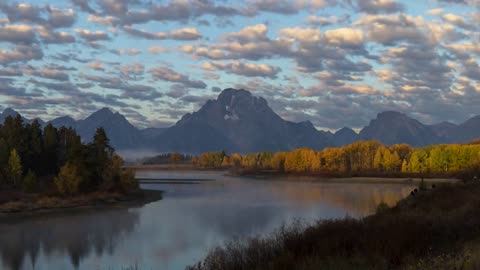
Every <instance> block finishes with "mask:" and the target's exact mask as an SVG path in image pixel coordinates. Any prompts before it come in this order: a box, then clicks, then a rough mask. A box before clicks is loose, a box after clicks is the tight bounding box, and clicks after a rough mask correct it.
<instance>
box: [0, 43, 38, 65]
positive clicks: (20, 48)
mask: <svg viewBox="0 0 480 270" xmlns="http://www.w3.org/2000/svg"><path fill="white" fill-rule="evenodd" d="M42 58H43V52H42V50H41V49H40V47H38V46H36V45H31V46H26V45H17V46H16V47H15V49H13V50H2V49H0V64H9V63H14V62H27V61H30V60H39V59H42Z"/></svg>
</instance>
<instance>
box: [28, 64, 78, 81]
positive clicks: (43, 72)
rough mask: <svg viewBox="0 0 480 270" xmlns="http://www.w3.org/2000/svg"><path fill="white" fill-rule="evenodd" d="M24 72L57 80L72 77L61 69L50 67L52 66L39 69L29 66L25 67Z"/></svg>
mask: <svg viewBox="0 0 480 270" xmlns="http://www.w3.org/2000/svg"><path fill="white" fill-rule="evenodd" d="M23 73H24V74H27V75H31V76H37V77H41V78H46V79H51V80H57V81H69V80H70V77H69V76H68V74H67V73H65V72H63V71H60V70H56V69H50V68H42V69H37V68H31V67H29V68H27V69H24V70H23Z"/></svg>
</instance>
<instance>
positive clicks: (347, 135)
mask: <svg viewBox="0 0 480 270" xmlns="http://www.w3.org/2000/svg"><path fill="white" fill-rule="evenodd" d="M332 139H333V141H334V142H335V145H337V146H343V145H348V144H351V143H353V142H356V141H358V134H357V133H356V132H355V131H353V129H351V128H348V127H344V128H342V129H339V130H337V131H336V132H335V134H333V135H332Z"/></svg>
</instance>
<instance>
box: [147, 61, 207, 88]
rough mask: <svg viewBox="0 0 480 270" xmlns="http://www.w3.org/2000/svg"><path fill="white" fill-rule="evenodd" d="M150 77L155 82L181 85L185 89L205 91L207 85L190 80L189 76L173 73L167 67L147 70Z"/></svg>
mask: <svg viewBox="0 0 480 270" xmlns="http://www.w3.org/2000/svg"><path fill="white" fill-rule="evenodd" d="M149 72H150V74H151V75H152V77H153V78H154V79H156V80H164V81H168V82H176V83H181V84H182V85H183V86H185V87H186V88H200V89H205V88H206V87H207V85H206V84H205V83H204V82H202V81H197V80H191V79H190V77H189V76H187V75H183V74H180V73H177V72H175V71H174V70H172V69H171V68H169V67H165V66H160V67H155V68H151V69H150V70H149Z"/></svg>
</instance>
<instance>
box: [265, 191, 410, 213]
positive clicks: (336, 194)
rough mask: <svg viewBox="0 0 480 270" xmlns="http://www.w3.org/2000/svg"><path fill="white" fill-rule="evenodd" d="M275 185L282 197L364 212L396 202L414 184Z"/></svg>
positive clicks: (406, 194)
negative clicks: (379, 205) (382, 204)
mask: <svg viewBox="0 0 480 270" xmlns="http://www.w3.org/2000/svg"><path fill="white" fill-rule="evenodd" d="M294 184H296V185H302V184H303V185H304V186H292V185H293V184H290V185H288V184H287V185H283V186H282V185H277V186H274V185H272V187H271V191H272V192H273V193H275V194H278V195H279V196H281V197H282V198H285V199H287V200H291V201H293V202H297V203H303V204H305V205H309V204H312V203H315V204H317V203H324V204H327V205H332V206H336V207H339V208H342V209H345V210H346V211H347V212H348V213H352V214H354V215H359V216H364V215H368V214H371V213H372V212H373V211H375V209H376V207H377V206H378V204H380V203H381V202H385V203H387V204H388V205H391V206H393V205H395V204H396V203H397V202H398V201H399V200H401V199H403V198H405V197H407V196H408V194H409V193H410V192H411V191H412V189H413V188H414V187H413V186H410V185H401V184H399V185H397V184H381V183H376V184H366V183H360V184H357V183H346V184H345V183H315V184H309V183H294Z"/></svg>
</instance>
